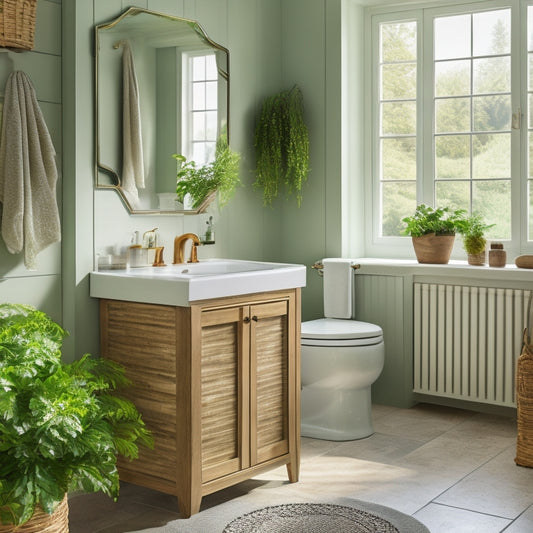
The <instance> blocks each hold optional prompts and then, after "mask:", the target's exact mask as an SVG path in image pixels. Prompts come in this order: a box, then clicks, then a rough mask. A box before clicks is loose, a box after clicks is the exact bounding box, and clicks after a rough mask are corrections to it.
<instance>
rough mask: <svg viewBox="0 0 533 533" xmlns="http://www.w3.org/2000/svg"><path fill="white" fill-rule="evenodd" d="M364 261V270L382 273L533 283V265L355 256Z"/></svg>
mask: <svg viewBox="0 0 533 533" xmlns="http://www.w3.org/2000/svg"><path fill="white" fill-rule="evenodd" d="M354 263H357V264H359V265H360V267H361V268H360V269H359V270H358V271H357V272H359V273H360V274H381V275H388V276H390V275H399V276H424V277H435V278H443V277H449V278H465V279H472V278H475V279H476V280H478V281H482V280H500V281H526V282H531V283H533V269H528V268H518V267H517V266H515V265H514V264H507V265H506V266H505V267H502V268H496V267H489V266H488V265H485V266H472V265H469V264H468V263H467V262H466V261H457V260H452V261H450V262H449V263H448V264H446V265H432V264H421V263H418V262H417V261H416V260H411V259H380V258H372V257H363V258H358V259H354Z"/></svg>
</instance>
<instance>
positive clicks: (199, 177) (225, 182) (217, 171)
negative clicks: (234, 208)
mask: <svg viewBox="0 0 533 533" xmlns="http://www.w3.org/2000/svg"><path fill="white" fill-rule="evenodd" d="M172 157H174V158H175V159H176V160H178V161H179V162H180V163H181V165H180V168H179V170H178V175H177V181H176V193H177V195H178V200H179V201H180V202H183V200H184V198H185V195H186V194H190V196H191V199H192V207H193V208H195V209H196V208H197V207H199V206H200V205H201V204H202V202H203V201H204V200H205V199H206V198H207V197H208V196H209V195H210V194H211V193H213V192H214V191H218V198H219V205H220V207H224V206H225V205H226V204H227V203H228V202H229V200H230V199H231V197H232V196H233V194H234V192H235V189H236V187H237V185H239V184H240V178H239V165H240V160H241V156H240V154H238V153H237V152H234V151H233V150H232V149H231V148H230V147H229V144H228V137H227V135H226V134H222V135H220V137H219V138H218V141H217V146H216V152H215V159H214V160H213V161H212V162H211V163H207V164H206V165H203V166H200V167H197V166H196V162H195V161H192V160H191V161H187V158H186V157H185V156H183V155H181V154H174V155H173V156H172Z"/></svg>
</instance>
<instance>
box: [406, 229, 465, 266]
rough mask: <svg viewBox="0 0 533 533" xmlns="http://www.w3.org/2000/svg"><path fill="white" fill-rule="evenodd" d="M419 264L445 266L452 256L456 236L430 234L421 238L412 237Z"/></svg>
mask: <svg viewBox="0 0 533 533" xmlns="http://www.w3.org/2000/svg"><path fill="white" fill-rule="evenodd" d="M411 238H412V240H413V247H414V249H415V254H416V258H417V260H418V262H419V263H432V264H437V265H445V264H446V263H448V261H449V260H450V255H451V254H452V248H453V243H454V241H455V235H435V234H434V233H430V234H428V235H422V236H421V237H411Z"/></svg>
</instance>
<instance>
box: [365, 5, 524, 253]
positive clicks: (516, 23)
mask: <svg viewBox="0 0 533 533" xmlns="http://www.w3.org/2000/svg"><path fill="white" fill-rule="evenodd" d="M528 5H533V0H527V1H526V0H480V1H474V2H469V3H458V2H448V3H446V5H442V3H439V4H435V3H425V4H417V5H416V7H417V9H413V6H412V4H411V6H409V9H407V8H406V7H403V8H402V7H398V8H392V7H391V8H388V9H386V8H380V9H377V8H369V9H368V10H367V11H366V27H367V28H370V31H369V32H368V33H367V35H366V41H367V44H366V46H367V48H366V50H367V54H366V65H365V73H366V75H367V79H369V80H370V83H367V84H366V88H365V100H366V102H367V103H368V104H369V105H367V106H366V108H367V109H370V112H369V113H368V114H367V117H366V125H365V131H366V138H367V139H369V144H368V148H369V150H366V153H369V152H370V153H371V154H372V155H371V158H370V159H369V160H368V161H366V163H365V168H366V169H367V172H366V183H365V199H366V202H365V203H366V205H368V206H372V207H371V216H370V214H369V213H368V212H367V216H366V217H365V226H366V227H365V235H366V238H365V254H366V255H368V256H373V257H389V258H406V257H409V258H410V257H413V250H412V244H411V239H409V238H406V237H381V236H380V231H381V192H380V175H379V165H380V161H379V120H380V117H379V99H378V98H376V97H375V95H376V94H379V24H381V23H383V22H395V21H398V22H401V21H408V20H416V21H417V23H418V31H417V65H418V67H417V132H416V139H417V185H416V187H417V204H420V203H425V204H426V205H434V180H433V168H434V161H433V126H434V124H433V122H434V114H433V113H432V112H427V111H430V110H432V100H433V79H434V73H433V66H434V64H433V40H432V39H433V31H432V26H433V18H434V17H436V16H442V15H452V14H460V13H463V12H471V11H484V10H493V9H501V8H505V7H510V8H511V35H515V34H516V33H517V32H518V33H519V38H515V39H511V101H512V104H511V105H512V111H513V112H516V110H517V108H520V109H521V111H522V120H521V128H520V130H513V133H512V152H511V228H512V229H511V231H512V237H511V239H510V240H509V241H503V242H504V243H505V248H506V249H507V252H508V257H509V258H511V260H512V258H513V257H515V256H517V255H520V254H523V253H532V252H533V235H532V236H531V239H532V240H530V241H528V240H527V238H528V237H527V234H528V225H529V222H528V203H529V196H528V169H527V158H528V155H527V154H528V148H527V144H528V143H527V141H528V139H527V109H528V107H527V104H528V102H527V46H525V43H526V39H527V6H528ZM428 28H429V30H430V31H428ZM530 31H533V29H531V30H530ZM522 43H524V46H521V44H522ZM521 76H522V78H521ZM424 107H425V109H424ZM425 111H426V112H425ZM517 136H519V138H517ZM531 164H533V161H532V162H531ZM421 176H423V177H422V178H421ZM452 258H457V259H464V258H465V254H464V251H463V250H462V245H461V242H460V239H456V244H455V247H454V252H453V254H452Z"/></svg>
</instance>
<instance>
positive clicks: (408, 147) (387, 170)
mask: <svg viewBox="0 0 533 533" xmlns="http://www.w3.org/2000/svg"><path fill="white" fill-rule="evenodd" d="M381 161H382V163H381V179H383V180H406V179H407V180H415V179H416V139H415V138H414V137H403V138H400V139H397V138H396V139H382V140H381Z"/></svg>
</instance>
